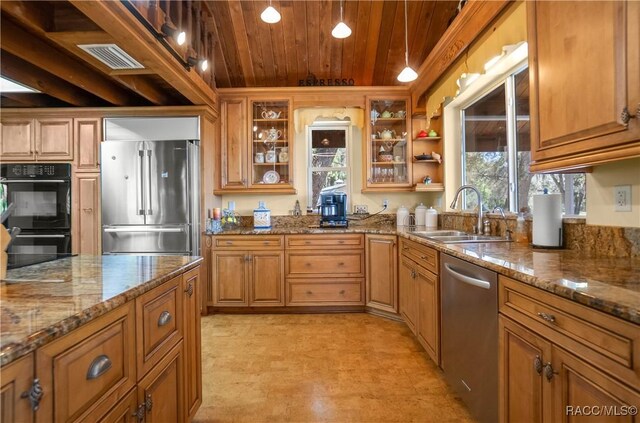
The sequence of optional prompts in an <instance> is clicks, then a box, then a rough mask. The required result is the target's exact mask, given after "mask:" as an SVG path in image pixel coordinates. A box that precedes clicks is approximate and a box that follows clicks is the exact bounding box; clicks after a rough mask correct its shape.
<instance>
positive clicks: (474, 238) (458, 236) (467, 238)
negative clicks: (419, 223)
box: [412, 230, 509, 244]
mask: <svg viewBox="0 0 640 423" xmlns="http://www.w3.org/2000/svg"><path fill="white" fill-rule="evenodd" d="M412 233H413V235H416V236H419V237H421V238H424V239H428V240H430V241H435V242H441V243H443V244H463V243H468V242H474V243H478V242H509V240H507V239H505V238H502V237H499V236H490V235H473V234H468V233H466V232H460V231H450V230H440V231H415V232H412Z"/></svg>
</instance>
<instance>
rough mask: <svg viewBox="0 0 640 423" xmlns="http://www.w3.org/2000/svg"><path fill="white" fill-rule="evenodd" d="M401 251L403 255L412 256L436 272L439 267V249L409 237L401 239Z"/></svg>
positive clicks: (414, 259) (417, 261) (411, 257)
mask: <svg viewBox="0 0 640 423" xmlns="http://www.w3.org/2000/svg"><path fill="white" fill-rule="evenodd" d="M400 252H401V253H402V255H403V256H405V257H408V258H410V259H411V260H413V261H415V262H416V263H417V264H419V265H421V266H424V268H426V269H427V270H429V271H431V272H433V273H435V274H436V275H437V274H438V272H439V268H438V251H437V250H435V249H433V248H431V247H427V246H426V245H422V244H419V243H417V242H414V241H410V240H408V239H402V238H401V239H400Z"/></svg>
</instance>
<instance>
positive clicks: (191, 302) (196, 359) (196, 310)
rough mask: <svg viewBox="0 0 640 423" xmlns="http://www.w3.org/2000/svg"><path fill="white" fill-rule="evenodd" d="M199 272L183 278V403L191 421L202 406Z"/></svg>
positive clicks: (186, 273)
mask: <svg viewBox="0 0 640 423" xmlns="http://www.w3.org/2000/svg"><path fill="white" fill-rule="evenodd" d="M201 285H202V282H201V269H200V268H199V267H197V268H195V269H191V270H189V271H187V272H185V273H184V274H183V275H182V292H183V296H184V304H183V309H184V315H183V317H182V319H183V323H184V331H183V334H184V341H183V345H184V381H185V383H184V401H185V415H186V416H187V418H188V419H189V421H191V420H192V419H193V417H194V416H195V414H196V412H197V411H198V408H199V407H200V405H201V404H202V356H201V348H202V344H201V336H200V295H201Z"/></svg>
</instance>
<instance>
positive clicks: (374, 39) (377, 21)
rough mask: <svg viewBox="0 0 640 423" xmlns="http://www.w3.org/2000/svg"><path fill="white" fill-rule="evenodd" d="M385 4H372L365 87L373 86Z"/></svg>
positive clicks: (365, 57)
mask: <svg viewBox="0 0 640 423" xmlns="http://www.w3.org/2000/svg"><path fill="white" fill-rule="evenodd" d="M383 8H384V2H382V1H374V2H371V13H370V14H369V33H368V34H367V38H366V40H367V48H366V53H365V56H364V74H363V76H362V79H363V80H362V84H363V85H372V83H373V76H374V73H375V71H376V69H375V66H376V52H377V50H378V39H379V37H380V28H381V26H382V9H383Z"/></svg>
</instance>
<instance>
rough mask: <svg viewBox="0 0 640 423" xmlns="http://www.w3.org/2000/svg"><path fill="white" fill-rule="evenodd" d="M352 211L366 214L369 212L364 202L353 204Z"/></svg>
mask: <svg viewBox="0 0 640 423" xmlns="http://www.w3.org/2000/svg"><path fill="white" fill-rule="evenodd" d="M353 212H354V213H355V214H367V213H369V207H367V205H366V204H354V206H353Z"/></svg>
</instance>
